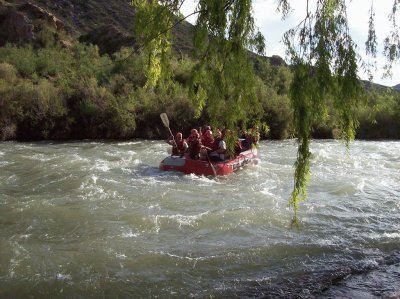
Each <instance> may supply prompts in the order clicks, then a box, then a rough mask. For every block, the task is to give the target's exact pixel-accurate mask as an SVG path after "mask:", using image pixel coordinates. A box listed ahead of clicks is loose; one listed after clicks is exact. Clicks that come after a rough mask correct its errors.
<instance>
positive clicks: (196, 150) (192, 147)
mask: <svg viewBox="0 0 400 299" xmlns="http://www.w3.org/2000/svg"><path fill="white" fill-rule="evenodd" d="M200 149H201V141H200V140H192V142H190V144H189V157H190V159H194V160H197V159H198V158H199V154H200Z"/></svg>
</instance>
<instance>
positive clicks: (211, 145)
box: [201, 136, 214, 149]
mask: <svg viewBox="0 0 400 299" xmlns="http://www.w3.org/2000/svg"><path fill="white" fill-rule="evenodd" d="M201 143H202V144H203V145H204V146H206V147H209V148H211V149H214V139H213V138H212V137H211V138H210V137H207V136H203V138H202V139H201Z"/></svg>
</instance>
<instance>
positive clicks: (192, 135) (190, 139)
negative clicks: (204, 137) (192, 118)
mask: <svg viewBox="0 0 400 299" xmlns="http://www.w3.org/2000/svg"><path fill="white" fill-rule="evenodd" d="M196 134H199V131H197V130H196V129H191V130H190V135H189V136H188V138H186V142H187V144H188V145H190V143H191V142H192V140H193V137H194V135H196ZM199 136H200V135H199Z"/></svg>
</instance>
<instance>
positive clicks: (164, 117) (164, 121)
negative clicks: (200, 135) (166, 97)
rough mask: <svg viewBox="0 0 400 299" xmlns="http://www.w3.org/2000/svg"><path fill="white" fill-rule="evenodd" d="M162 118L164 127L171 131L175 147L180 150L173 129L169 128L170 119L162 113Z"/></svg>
mask: <svg viewBox="0 0 400 299" xmlns="http://www.w3.org/2000/svg"><path fill="white" fill-rule="evenodd" d="M160 117H161V120H162V122H163V124H164V126H166V127H167V128H168V131H169V133H170V134H171V136H172V140H173V141H174V143H175V147H176V148H178V145H177V144H176V142H175V138H174V135H173V134H172V132H171V129H170V128H169V119H168V116H167V113H161V114H160Z"/></svg>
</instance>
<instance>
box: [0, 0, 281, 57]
mask: <svg viewBox="0 0 400 299" xmlns="http://www.w3.org/2000/svg"><path fill="white" fill-rule="evenodd" d="M134 17H135V9H134V7H132V6H131V4H130V1H126V0H113V1H105V0H86V1H80V0H58V1H48V0H30V1H22V0H0V32H1V33H0V46H2V45H4V44H5V43H6V42H12V43H17V44H23V43H31V42H32V39H33V38H34V33H35V30H37V29H36V28H35V22H37V20H38V19H39V20H43V19H44V20H47V21H48V22H50V24H51V25H52V23H53V22H54V20H57V24H58V25H59V29H61V30H65V31H66V32H67V33H68V35H70V36H71V37H72V38H73V39H77V40H79V41H82V42H87V43H91V44H95V45H97V46H98V47H99V49H100V52H101V53H108V54H111V53H114V52H116V51H118V50H119V49H120V48H121V47H123V46H125V47H134V46H135V37H134V36H133V23H134ZM52 26H53V27H57V26H56V25H55V24H53V25H52ZM192 37H193V25H191V24H190V23H188V22H183V23H181V24H178V25H177V26H176V27H175V28H174V29H173V50H174V51H175V52H176V53H179V54H187V55H190V54H191V52H192V50H193V45H192ZM269 60H270V63H271V64H272V65H284V64H285V62H284V60H283V59H282V58H281V57H279V56H277V55H274V56H272V57H270V58H269Z"/></svg>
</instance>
